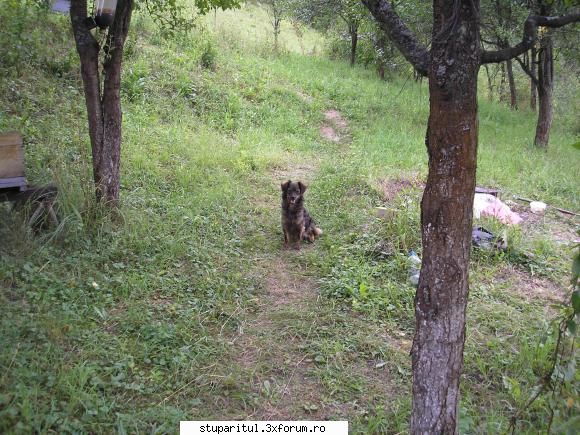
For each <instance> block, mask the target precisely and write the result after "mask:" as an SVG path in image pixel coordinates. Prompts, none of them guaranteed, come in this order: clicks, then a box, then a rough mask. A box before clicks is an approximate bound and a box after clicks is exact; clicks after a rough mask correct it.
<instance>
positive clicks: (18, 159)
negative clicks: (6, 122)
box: [0, 133, 27, 189]
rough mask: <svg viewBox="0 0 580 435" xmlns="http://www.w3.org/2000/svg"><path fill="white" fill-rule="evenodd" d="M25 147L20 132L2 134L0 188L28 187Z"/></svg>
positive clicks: (0, 137)
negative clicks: (25, 171) (25, 175)
mask: <svg viewBox="0 0 580 435" xmlns="http://www.w3.org/2000/svg"><path fill="white" fill-rule="evenodd" d="M26 185H27V183H26V178H25V177H24V149H23V147H22V136H21V135H20V134H19V133H2V134H0V189H3V188H14V187H20V188H22V187H26Z"/></svg>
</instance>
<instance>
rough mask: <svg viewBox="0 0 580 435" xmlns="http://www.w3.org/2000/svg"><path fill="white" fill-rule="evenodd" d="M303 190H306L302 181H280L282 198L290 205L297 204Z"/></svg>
mask: <svg viewBox="0 0 580 435" xmlns="http://www.w3.org/2000/svg"><path fill="white" fill-rule="evenodd" d="M304 192H306V185H305V184H304V183H302V181H298V182H297V183H295V182H292V181H290V180H288V181H287V182H285V183H282V199H283V200H284V201H287V202H288V204H290V205H296V204H298V203H299V202H300V200H301V199H302V195H304Z"/></svg>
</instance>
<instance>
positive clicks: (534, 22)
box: [481, 13, 580, 64]
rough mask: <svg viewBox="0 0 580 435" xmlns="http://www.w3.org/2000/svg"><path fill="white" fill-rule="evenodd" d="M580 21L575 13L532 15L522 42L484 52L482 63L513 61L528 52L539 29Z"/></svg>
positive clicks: (579, 17)
mask: <svg viewBox="0 0 580 435" xmlns="http://www.w3.org/2000/svg"><path fill="white" fill-rule="evenodd" d="M579 21H580V13H573V14H569V15H563V16H559V17H544V16H541V15H530V16H529V17H528V18H527V19H526V21H525V23H524V35H523V37H522V42H520V43H519V44H517V45H515V46H513V47H508V48H504V49H503V50H497V51H484V52H483V53H482V54H481V63H482V64H485V63H498V62H504V61H506V60H508V59H512V58H514V57H516V56H519V55H520V54H523V53H525V52H526V51H528V50H529V49H530V48H531V47H532V45H533V44H534V43H535V42H536V39H537V38H538V27H539V26H543V27H551V28H557V27H562V26H565V25H567V24H570V23H576V22H579Z"/></svg>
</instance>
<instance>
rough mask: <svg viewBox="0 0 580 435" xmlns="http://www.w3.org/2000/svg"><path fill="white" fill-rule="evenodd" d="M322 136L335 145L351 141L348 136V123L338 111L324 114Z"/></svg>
mask: <svg viewBox="0 0 580 435" xmlns="http://www.w3.org/2000/svg"><path fill="white" fill-rule="evenodd" d="M319 131H320V136H322V138H324V139H326V140H328V141H330V142H334V143H346V142H349V141H350V136H349V134H348V122H347V121H346V120H345V119H344V118H343V117H342V115H341V114H340V112H339V111H338V110H334V109H331V110H327V111H326V112H324V122H323V124H322V125H321V126H320V130H319Z"/></svg>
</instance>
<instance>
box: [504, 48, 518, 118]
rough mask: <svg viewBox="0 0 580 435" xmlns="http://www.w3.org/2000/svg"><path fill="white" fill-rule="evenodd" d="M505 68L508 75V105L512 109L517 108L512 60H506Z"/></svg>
mask: <svg viewBox="0 0 580 435" xmlns="http://www.w3.org/2000/svg"><path fill="white" fill-rule="evenodd" d="M506 69H507V76H508V84H509V87H510V107H511V109H512V110H517V109H518V101H517V96H516V82H515V80H514V69H513V65H512V60H511V59H510V60H508V61H506Z"/></svg>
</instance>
